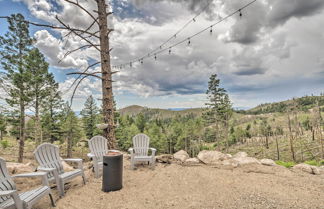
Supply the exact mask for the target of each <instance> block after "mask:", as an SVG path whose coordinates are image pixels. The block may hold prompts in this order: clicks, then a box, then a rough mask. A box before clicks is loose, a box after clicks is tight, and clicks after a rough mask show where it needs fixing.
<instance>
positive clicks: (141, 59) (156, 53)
mask: <svg viewBox="0 0 324 209" xmlns="http://www.w3.org/2000/svg"><path fill="white" fill-rule="evenodd" d="M254 2H256V0H252V1H251V2H249V3H247V4H245V5H244V6H243V7H241V8H240V9H238V10H236V11H234V12H232V13H230V14H229V15H227V16H225V17H223V18H221V19H220V20H219V21H217V22H215V23H214V24H212V25H210V26H208V27H207V28H204V29H202V30H200V31H198V32H197V33H195V34H193V35H191V36H189V37H187V38H185V39H182V40H180V41H178V42H176V43H174V44H172V45H171V46H169V47H167V48H163V44H161V45H160V46H159V47H158V49H160V50H158V51H156V50H153V51H156V52H155V53H154V56H156V55H158V54H160V53H162V52H164V51H166V50H168V51H169V54H171V48H172V47H175V46H178V45H180V44H182V43H184V42H186V41H187V43H188V45H190V44H191V39H192V38H194V37H196V36H198V35H200V34H202V33H203V32H205V31H206V30H209V32H210V34H212V32H213V27H214V26H215V25H217V24H219V23H221V22H223V21H225V20H226V19H228V18H230V17H231V16H233V15H235V14H237V13H238V14H239V16H240V17H242V16H243V15H242V10H243V9H245V8H247V7H248V6H250V5H251V4H253V3H254ZM176 34H178V33H176ZM176 34H175V35H173V36H172V38H173V37H176ZM151 56H153V54H152V52H151V53H148V54H147V55H146V56H143V57H141V58H139V59H138V61H139V62H140V63H141V64H143V59H144V58H145V59H146V58H148V57H151ZM121 65H122V64H121ZM116 66H120V65H115V66H113V67H116Z"/></svg>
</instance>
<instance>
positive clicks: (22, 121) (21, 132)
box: [18, 98, 25, 163]
mask: <svg viewBox="0 0 324 209" xmlns="http://www.w3.org/2000/svg"><path fill="white" fill-rule="evenodd" d="M24 146H25V105H24V102H23V101H22V98H20V130H19V155H18V162H19V163H22V162H23V159H24Z"/></svg>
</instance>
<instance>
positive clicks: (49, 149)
mask: <svg viewBox="0 0 324 209" xmlns="http://www.w3.org/2000/svg"><path fill="white" fill-rule="evenodd" d="M34 155H35V158H36V161H37V162H38V164H39V165H40V166H41V167H44V168H56V170H57V172H58V173H59V174H61V173H63V172H64V170H63V165H62V161H61V158H60V153H59V148H58V146H56V145H54V144H49V143H44V144H41V145H39V146H38V147H37V148H36V150H35V151H34ZM51 177H53V174H52V173H51V172H50V173H48V178H51Z"/></svg>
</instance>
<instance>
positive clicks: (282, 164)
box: [276, 160, 296, 168]
mask: <svg viewBox="0 0 324 209" xmlns="http://www.w3.org/2000/svg"><path fill="white" fill-rule="evenodd" d="M276 164H277V165H281V166H284V167H286V168H291V167H293V166H294V165H296V163H294V162H284V161H280V160H277V161H276Z"/></svg>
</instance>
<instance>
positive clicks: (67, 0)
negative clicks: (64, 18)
mask: <svg viewBox="0 0 324 209" xmlns="http://www.w3.org/2000/svg"><path fill="white" fill-rule="evenodd" d="M64 1H66V2H68V3H70V4H74V5H75V6H77V7H79V8H80V9H82V10H83V11H84V12H86V13H87V14H88V15H89V16H90V17H91V18H92V19H93V20H94V21H95V22H96V23H97V24H98V25H99V22H98V20H97V18H95V17H94V16H93V15H92V14H91V13H90V12H89V11H88V10H86V9H85V8H84V7H83V6H81V5H80V4H79V2H78V1H77V2H73V1H70V0H64Z"/></svg>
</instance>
